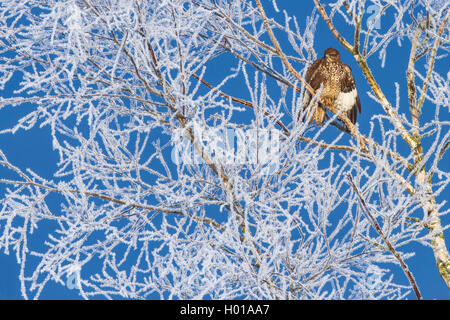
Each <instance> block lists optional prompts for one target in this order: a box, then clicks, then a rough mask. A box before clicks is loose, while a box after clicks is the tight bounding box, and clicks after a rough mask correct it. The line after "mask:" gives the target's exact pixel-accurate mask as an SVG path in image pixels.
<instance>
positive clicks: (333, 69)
mask: <svg viewBox="0 0 450 320" xmlns="http://www.w3.org/2000/svg"><path fill="white" fill-rule="evenodd" d="M306 82H308V84H309V85H310V86H311V87H312V88H313V89H314V90H316V91H317V90H318V89H319V88H320V85H321V84H323V88H322V93H321V98H322V101H324V102H325V104H330V105H334V106H335V107H336V108H337V110H341V111H342V112H345V113H346V114H347V117H348V118H349V119H350V121H351V122H352V123H355V122H356V115H357V111H359V113H361V102H360V101H359V97H358V92H357V91H356V86H355V79H354V78H353V75H352V69H351V68H350V67H349V66H348V65H346V64H344V63H342V61H341V58H340V55H339V52H338V51H337V50H336V49H334V48H328V49H326V50H325V53H324V56H323V57H322V58H320V59H317V60H316V61H315V62H314V63H313V64H312V65H311V66H310V67H309V68H308V70H307V71H306ZM311 98H312V96H311V94H310V93H309V92H308V91H307V92H305V97H304V99H303V107H304V108H306V107H307V106H308V105H309V103H310V101H311ZM324 107H325V108H326V105H325V106H324ZM310 110H315V111H314V114H313V115H312V117H311V122H312V121H314V120H315V121H316V124H317V125H322V124H323V121H324V118H325V113H326V111H325V109H323V108H322V107H321V106H317V107H316V108H312V109H310ZM344 127H345V126H344ZM345 129H346V130H347V131H348V128H346V127H345Z"/></svg>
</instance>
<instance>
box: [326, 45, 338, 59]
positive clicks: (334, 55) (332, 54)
mask: <svg viewBox="0 0 450 320" xmlns="http://www.w3.org/2000/svg"><path fill="white" fill-rule="evenodd" d="M324 57H325V59H326V60H327V61H339V60H340V55H339V51H337V50H336V49H334V48H328V49H327V50H325V52H324Z"/></svg>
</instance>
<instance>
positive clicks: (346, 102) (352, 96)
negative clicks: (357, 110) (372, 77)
mask: <svg viewBox="0 0 450 320" xmlns="http://www.w3.org/2000/svg"><path fill="white" fill-rule="evenodd" d="M356 96H357V92H356V89H353V90H352V91H350V92H345V93H344V92H340V93H339V95H338V96H337V99H336V106H337V107H338V108H339V110H342V111H348V110H350V109H351V108H352V107H353V105H354V104H355V100H356Z"/></svg>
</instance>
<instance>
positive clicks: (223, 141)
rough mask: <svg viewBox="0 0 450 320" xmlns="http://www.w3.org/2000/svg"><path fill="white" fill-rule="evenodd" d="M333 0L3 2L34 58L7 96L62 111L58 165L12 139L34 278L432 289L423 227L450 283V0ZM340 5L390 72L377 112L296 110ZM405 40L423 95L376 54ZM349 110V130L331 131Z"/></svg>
mask: <svg viewBox="0 0 450 320" xmlns="http://www.w3.org/2000/svg"><path fill="white" fill-rule="evenodd" d="M313 2H314V5H315V9H314V10H313V11H312V12H311V13H310V15H309V16H308V17H306V21H305V24H304V25H305V26H304V28H302V29H301V28H300V27H299V23H298V22H297V19H296V18H295V17H290V16H289V14H288V13H286V12H285V13H284V14H285V23H284V24H281V23H280V22H279V21H276V20H274V19H272V18H271V17H270V16H268V15H267V13H266V12H268V11H267V8H266V7H264V6H266V5H271V6H273V8H274V9H275V10H276V11H278V10H279V9H278V8H277V4H276V3H275V1H272V3H270V4H264V3H261V1H259V0H256V2H252V1H244V0H233V1H225V0H198V1H197V0H193V1H183V0H160V1H149V0H146V1H142V0H129V1H127V0H109V1H105V0H66V1H55V0H47V1H33V0H30V1H26V2H22V1H8V2H5V3H4V2H1V3H0V21H1V22H0V23H1V28H0V39H1V42H0V47H1V51H0V52H1V57H2V58H1V60H2V63H1V64H0V75H1V79H2V80H1V82H0V84H1V86H2V89H4V87H5V85H6V84H7V83H8V81H9V80H10V79H11V78H12V77H17V76H18V75H20V77H21V82H20V87H19V88H17V90H16V91H15V93H14V95H13V96H12V97H9V98H2V99H1V100H0V108H2V109H3V108H10V107H11V106H22V107H24V106H28V108H29V106H30V105H32V106H33V108H32V109H30V111H29V112H28V113H27V114H26V115H25V116H24V117H23V118H21V119H20V120H19V121H18V122H17V123H14V124H11V125H10V126H9V127H8V129H5V130H3V131H1V134H3V135H7V134H11V133H16V132H18V131H21V130H31V129H33V130H36V129H37V128H38V127H49V128H50V132H51V137H49V139H51V141H52V144H53V148H54V150H55V152H56V153H57V154H58V157H59V162H58V163H57V166H58V169H57V170H56V172H55V173H54V176H53V178H52V179H50V180H49V179H44V178H43V177H41V176H40V175H39V173H36V172H33V171H31V170H29V169H23V168H20V167H18V166H16V165H14V164H13V163H11V162H10V161H8V158H7V152H6V151H5V152H3V151H2V150H0V164H1V166H2V170H7V171H8V177H13V178H4V177H1V178H0V182H1V185H2V186H5V188H4V189H2V190H4V192H3V193H4V194H3V195H2V200H1V211H0V248H1V249H2V250H3V251H4V253H6V254H9V253H10V252H11V251H12V252H14V253H15V255H16V257H17V260H18V262H19V263H20V265H21V269H20V270H21V271H20V276H19V277H20V280H21V282H22V295H23V296H24V297H25V298H38V297H39V296H40V294H41V292H42V290H43V289H44V288H45V287H46V285H47V284H48V283H49V281H56V282H59V283H65V282H66V281H67V279H68V278H70V277H72V276H73V275H74V274H75V275H76V282H77V286H78V289H79V291H80V294H81V295H82V297H84V298H91V297H98V296H104V297H107V298H114V297H119V296H120V297H126V298H139V299H145V298H152V297H153V298H154V297H159V298H164V299H189V298H197V299H202V298H207V297H208V298H214V299H232V298H248V299H351V298H364V299H380V298H390V299H398V298H404V297H406V296H407V295H408V294H409V293H410V292H411V291H412V292H414V294H415V295H416V297H417V298H419V299H420V298H421V293H420V283H419V284H418V283H417V282H416V280H415V278H414V275H413V274H412V272H411V271H410V270H409V268H408V258H409V257H411V256H412V255H413V254H414V252H413V250H412V246H413V245H416V244H423V245H427V246H429V247H430V248H431V249H432V250H433V253H434V257H435V259H436V265H437V268H438V271H439V273H440V275H441V277H442V279H443V280H444V281H445V283H446V284H447V286H449V288H450V262H449V256H448V250H447V247H446V244H445V237H444V235H445V228H443V226H442V225H441V216H442V215H444V214H446V213H447V211H448V205H447V204H446V203H445V201H441V202H439V201H438V200H437V199H438V198H439V196H442V195H444V194H445V193H446V192H448V191H449V190H448V183H449V179H450V175H449V173H448V172H446V171H445V168H442V167H441V166H440V163H441V162H442V161H444V160H445V159H446V155H445V152H446V150H447V148H448V146H449V132H448V126H449V124H450V123H449V121H448V119H444V117H445V115H446V114H447V113H446V112H448V110H446V108H448V107H449V80H448V74H447V75H445V74H443V73H442V72H441V71H439V70H438V68H436V67H435V64H436V61H437V60H439V59H443V58H444V57H445V53H446V52H448V50H449V28H448V18H449V10H448V3H447V2H446V1H432V0H418V1H415V0H412V1H411V0H405V1H389V0H371V7H372V12H375V13H374V14H372V16H373V19H372V20H371V22H370V23H368V24H364V23H363V21H366V19H367V16H368V12H367V11H368V8H367V4H366V3H365V1H364V0H353V1H342V0H339V1H336V2H335V3H332V4H328V5H325V4H324V3H321V2H319V1H318V0H313ZM384 13H386V14H390V15H392V16H395V19H394V20H393V22H392V25H390V26H387V27H385V26H383V28H377V21H378V19H379V17H381V15H382V14H384ZM320 19H322V20H323V21H324V22H325V23H326V24H327V25H328V27H329V29H330V31H331V33H332V34H333V35H334V36H335V37H336V38H337V39H338V41H339V42H340V44H341V45H342V48H339V49H342V50H348V51H349V52H350V53H351V54H352V55H353V57H354V58H355V62H356V65H358V66H359V67H360V69H361V71H362V73H363V75H364V77H365V79H366V80H367V83H368V84H369V85H370V88H371V92H369V93H368V94H367V95H366V94H365V97H367V96H369V97H370V98H371V99H372V100H373V101H372V104H373V105H376V106H378V107H379V113H378V114H377V115H375V116H373V118H372V119H371V127H370V128H371V130H370V131H369V132H360V131H359V128H358V126H355V125H353V124H352V122H351V121H350V120H349V119H348V118H347V117H346V116H345V114H341V113H339V112H337V110H336V109H334V108H333V107H332V106H331V107H330V110H329V111H330V112H329V119H328V121H327V122H326V124H325V125H323V126H321V127H315V126H313V125H310V124H309V121H304V122H303V121H295V119H302V118H304V116H305V115H306V114H308V113H307V110H305V106H303V104H302V101H303V95H304V94H305V92H306V91H309V93H312V94H314V95H315V98H314V99H313V100H312V102H311V105H310V106H308V108H314V107H315V106H314V105H315V104H316V102H317V101H318V100H320V98H319V96H320V95H319V94H317V92H314V90H313V89H312V88H311V87H310V86H309V85H308V84H307V83H305V81H304V74H305V72H306V69H307V68H308V66H309V65H310V64H311V62H312V61H313V60H314V59H315V58H317V53H316V52H315V50H314V41H315V36H316V26H317V24H318V23H319V21H320ZM336 21H345V22H346V23H347V24H349V25H351V26H352V28H353V33H352V34H348V32H343V31H341V30H339V28H338V25H340V24H339V23H337V22H336ZM350 39H351V40H350ZM395 41H397V42H399V43H406V44H409V45H410V47H411V49H410V52H409V57H408V60H407V61H406V59H405V61H402V63H404V64H405V71H406V72H405V81H406V83H407V86H405V87H407V90H408V97H409V100H408V105H407V106H406V105H405V103H403V102H402V103H400V102H399V97H400V91H399V90H397V97H396V99H395V101H390V100H389V99H388V97H387V96H386V94H385V93H384V91H385V90H386V88H385V86H384V84H383V83H380V82H379V81H378V80H377V79H376V78H375V77H374V75H373V72H372V71H371V70H372V69H373V68H378V67H380V64H381V66H383V65H384V60H385V58H386V56H388V55H389V51H390V50H391V48H392V46H393V45H392V43H393V42H395ZM288 45H290V47H288ZM288 52H289V53H288ZM374 54H378V55H379V57H380V60H379V61H377V60H374V59H372V60H371V64H369V62H368V58H369V57H370V56H372V55H374ZM218 70H220V72H218ZM230 88H239V90H236V92H232V91H230ZM244 90H245V91H246V92H245V94H244ZM360 94H361V95H362V93H360ZM246 96H247V97H249V98H245V97H246ZM366 101H369V99H367V100H366ZM407 107H409V108H407ZM425 109H426V110H427V112H428V113H433V114H434V117H433V119H432V120H429V121H424V119H423V117H421V115H422V113H423V110H425ZM363 110H364V104H363ZM363 112H364V111H363ZM293 119H294V120H293ZM336 120H339V121H340V122H342V123H344V124H345V126H347V127H348V128H349V129H350V130H349V131H350V134H349V135H348V134H347V133H345V132H341V133H340V134H339V135H337V136H334V137H332V136H330V135H329V134H327V132H329V131H330V130H336V129H334V128H333V127H332V126H337V127H339V121H336ZM230 137H231V139H230ZM11 139H13V138H11ZM267 141H268V144H267V143H266V142H267ZM401 141H404V142H406V145H407V146H408V148H407V149H405V148H400V147H399V145H400V144H401ZM430 141H431V142H430ZM234 143H236V146H234ZM447 159H448V158H447ZM50 195H54V196H56V197H57V199H58V200H59V204H60V206H59V208H57V209H54V208H51V207H50V206H49V205H48V198H49V196H50ZM49 222H51V223H53V225H54V228H53V231H52V232H51V233H50V234H48V235H45V239H46V241H45V243H44V244H43V245H41V246H37V247H36V246H32V245H31V243H32V242H33V237H35V236H36V233H37V234H39V232H40V229H39V227H40V226H41V225H42V224H43V223H49ZM41 236H42V235H41ZM36 259H37V262H36ZM396 269H398V270H401V271H402V272H403V273H404V274H405V277H404V279H394V277H393V274H394V272H395V270H396ZM381 280H382V281H381Z"/></svg>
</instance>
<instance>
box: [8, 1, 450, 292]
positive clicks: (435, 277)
mask: <svg viewBox="0 0 450 320" xmlns="http://www.w3.org/2000/svg"><path fill="white" fill-rule="evenodd" d="M368 2H370V1H368ZM263 3H265V5H266V10H267V12H266V13H267V15H268V16H269V17H273V18H275V19H276V20H277V21H278V22H280V23H282V24H283V23H284V16H283V13H282V12H279V13H277V12H275V11H274V10H272V9H271V1H263ZM277 3H278V8H279V9H280V10H286V11H287V12H288V13H289V14H290V15H292V16H296V17H297V20H298V22H299V24H300V28H304V26H305V18H306V16H307V15H309V14H310V13H311V11H312V9H313V3H312V1H291V0H279V1H278V2H277ZM392 18H393V17H390V16H383V17H382V20H381V27H382V28H383V27H384V26H386V25H388V24H389V22H391V20H392ZM337 26H338V29H339V28H344V29H345V30H349V27H348V26H347V25H345V24H344V23H342V24H338V25H337ZM344 34H345V35H347V36H348V35H349V34H348V33H345V32H344ZM351 39H352V38H351V37H349V40H351ZM281 45H282V46H283V48H287V49H289V44H288V43H287V42H281ZM314 45H315V50H316V52H317V54H318V55H319V56H321V55H322V53H323V51H324V49H326V48H328V47H334V48H337V49H338V50H339V51H340V53H341V58H342V60H343V61H344V63H346V64H349V65H350V66H351V67H352V69H353V73H354V76H355V80H356V84H357V88H358V91H359V93H360V97H361V104H362V114H361V115H358V123H359V128H360V131H361V132H363V133H366V134H367V133H368V130H369V120H370V118H371V117H372V116H373V115H374V114H379V113H382V112H383V111H382V108H381V106H379V105H377V104H376V103H375V102H374V101H373V100H371V99H370V98H369V97H368V96H367V92H368V91H370V88H369V86H368V84H367V82H366V80H365V79H364V77H363V75H362V72H361V71H360V70H359V68H358V66H357V64H356V63H355V61H354V60H353V57H352V56H351V55H350V53H348V52H346V51H345V50H344V49H343V48H342V47H341V46H340V44H339V43H338V41H337V40H336V39H335V38H334V37H333V36H332V35H331V33H330V31H329V29H328V27H327V26H326V24H325V23H324V22H323V20H319V24H318V28H317V33H316V38H315V44H314ZM391 47H392V50H390V51H389V52H390V53H389V55H388V57H387V59H386V66H385V67H384V68H381V67H380V65H381V63H380V61H379V60H378V56H377V55H374V56H372V57H371V58H370V59H369V64H370V66H371V68H372V71H373V73H374V76H375V78H376V79H377V80H378V82H379V83H380V84H381V86H382V89H383V90H384V91H385V93H386V95H387V97H388V99H390V100H391V101H395V86H394V82H398V83H399V85H400V91H401V93H402V96H401V99H400V103H401V108H400V112H404V113H407V114H408V115H409V112H408V106H407V95H406V81H405V72H406V66H407V57H408V53H409V49H410V46H409V44H408V42H406V41H405V42H403V45H402V47H399V46H398V45H397V43H393V44H391ZM287 52H288V53H290V54H293V52H289V50H288V51H287ZM220 59H227V58H220ZM448 62H449V61H448V59H447V60H446V61H439V62H438V63H437V65H436V67H437V68H440V69H441V70H446V69H448ZM218 68H219V66H218ZM445 68H446V69H445ZM209 74H212V72H209ZM19 79H20V75H19V74H16V75H15V77H13V79H12V80H11V81H10V82H9V84H8V85H7V87H6V89H5V90H4V91H3V92H0V95H1V96H3V97H7V96H11V94H12V90H14V89H15V88H16V87H17V85H18V81H19ZM208 80H209V81H211V82H212V83H214V80H219V79H214V78H209V79H208ZM227 89H228V90H229V91H228V92H233V94H234V95H235V96H237V97H241V98H246V97H247V96H248V93H247V92H246V91H245V89H244V88H243V86H241V87H239V86H236V85H234V86H231V87H229V88H227ZM31 107H32V106H29V105H28V106H27V105H25V106H22V107H19V108H11V107H8V108H5V109H2V110H0V130H2V129H4V128H6V127H9V126H11V124H12V123H14V121H16V120H17V119H19V118H20V117H21V116H23V115H24V114H26V113H27V108H31ZM443 112H444V111H443ZM441 116H442V117H446V119H447V120H450V118H449V115H448V113H446V114H442V113H441ZM424 117H425V119H426V118H427V115H425V116H424ZM408 118H409V117H408ZM283 121H284V123H285V124H287V123H289V121H290V120H289V119H288V117H286V118H285V119H283ZM329 130H330V133H329V134H330V137H332V136H333V134H336V132H337V131H335V130H336V129H334V128H330V129H329ZM0 149H1V150H3V151H4V152H5V154H6V156H7V157H8V159H9V160H10V162H11V163H13V164H15V165H16V166H17V167H19V168H22V169H24V168H30V169H32V170H33V171H35V172H37V173H39V174H40V175H41V176H43V177H45V178H51V177H52V175H53V173H54V171H55V170H56V162H57V159H58V158H57V154H56V153H55V151H54V150H52V145H51V136H50V132H49V128H48V127H44V128H39V127H36V128H34V129H32V130H30V131H26V132H23V131H21V132H18V133H16V134H15V135H11V134H6V135H0ZM448 160H449V159H448V156H447V157H446V159H444V160H443V161H442V165H443V166H445V167H443V170H445V171H447V172H448V171H449V170H450V164H449V162H450V161H448ZM5 174H7V173H6V172H5V171H4V169H1V168H0V175H2V176H3V175H5ZM3 190H4V186H0V191H3ZM440 200H443V199H442V198H441V199H440ZM49 201H50V206H52V207H54V208H57V207H58V202H57V201H58V199H57V197H50V198H49ZM447 208H448V206H447ZM449 223H450V218H449V217H448V216H446V217H443V218H442V224H443V225H444V226H445V225H448V224H449ZM43 228H44V229H43V230H45V228H46V226H44V227H43ZM48 228H50V226H48ZM40 231H41V232H40V233H39V235H38V236H36V237H35V241H36V243H35V245H36V246H39V245H42V242H43V241H44V240H45V236H44V235H43V232H42V230H40ZM449 237H450V235H449V232H447V239H448V238H449ZM447 246H448V247H450V243H449V241H447ZM414 247H415V248H414V251H415V253H416V256H415V257H413V258H411V259H408V260H407V264H408V265H409V267H410V270H411V271H412V273H413V274H414V275H415V277H416V280H417V282H418V284H419V287H420V289H421V291H422V295H423V297H424V298H425V299H450V290H449V289H448V288H447V287H446V285H445V283H444V282H443V280H442V279H441V278H440V276H439V274H438V271H437V268H436V266H435V260H434V256H433V253H432V250H431V249H430V248H427V247H424V246H421V245H417V246H414ZM19 272H20V269H19V265H18V264H17V262H16V258H15V256H14V255H13V254H10V255H5V254H4V253H3V252H2V253H0V300H3V299H22V296H21V294H20V282H19V279H18V275H19ZM396 277H397V278H398V279H402V282H403V283H405V284H406V279H405V276H404V275H403V274H401V273H398V274H396ZM408 298H410V299H414V295H412V294H411V295H410V296H409V297H408ZM41 299H80V296H79V295H78V293H77V290H76V289H70V288H68V287H67V285H61V284H56V283H53V282H51V283H49V285H48V286H47V287H46V288H45V289H44V291H43V293H42V295H41Z"/></svg>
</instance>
